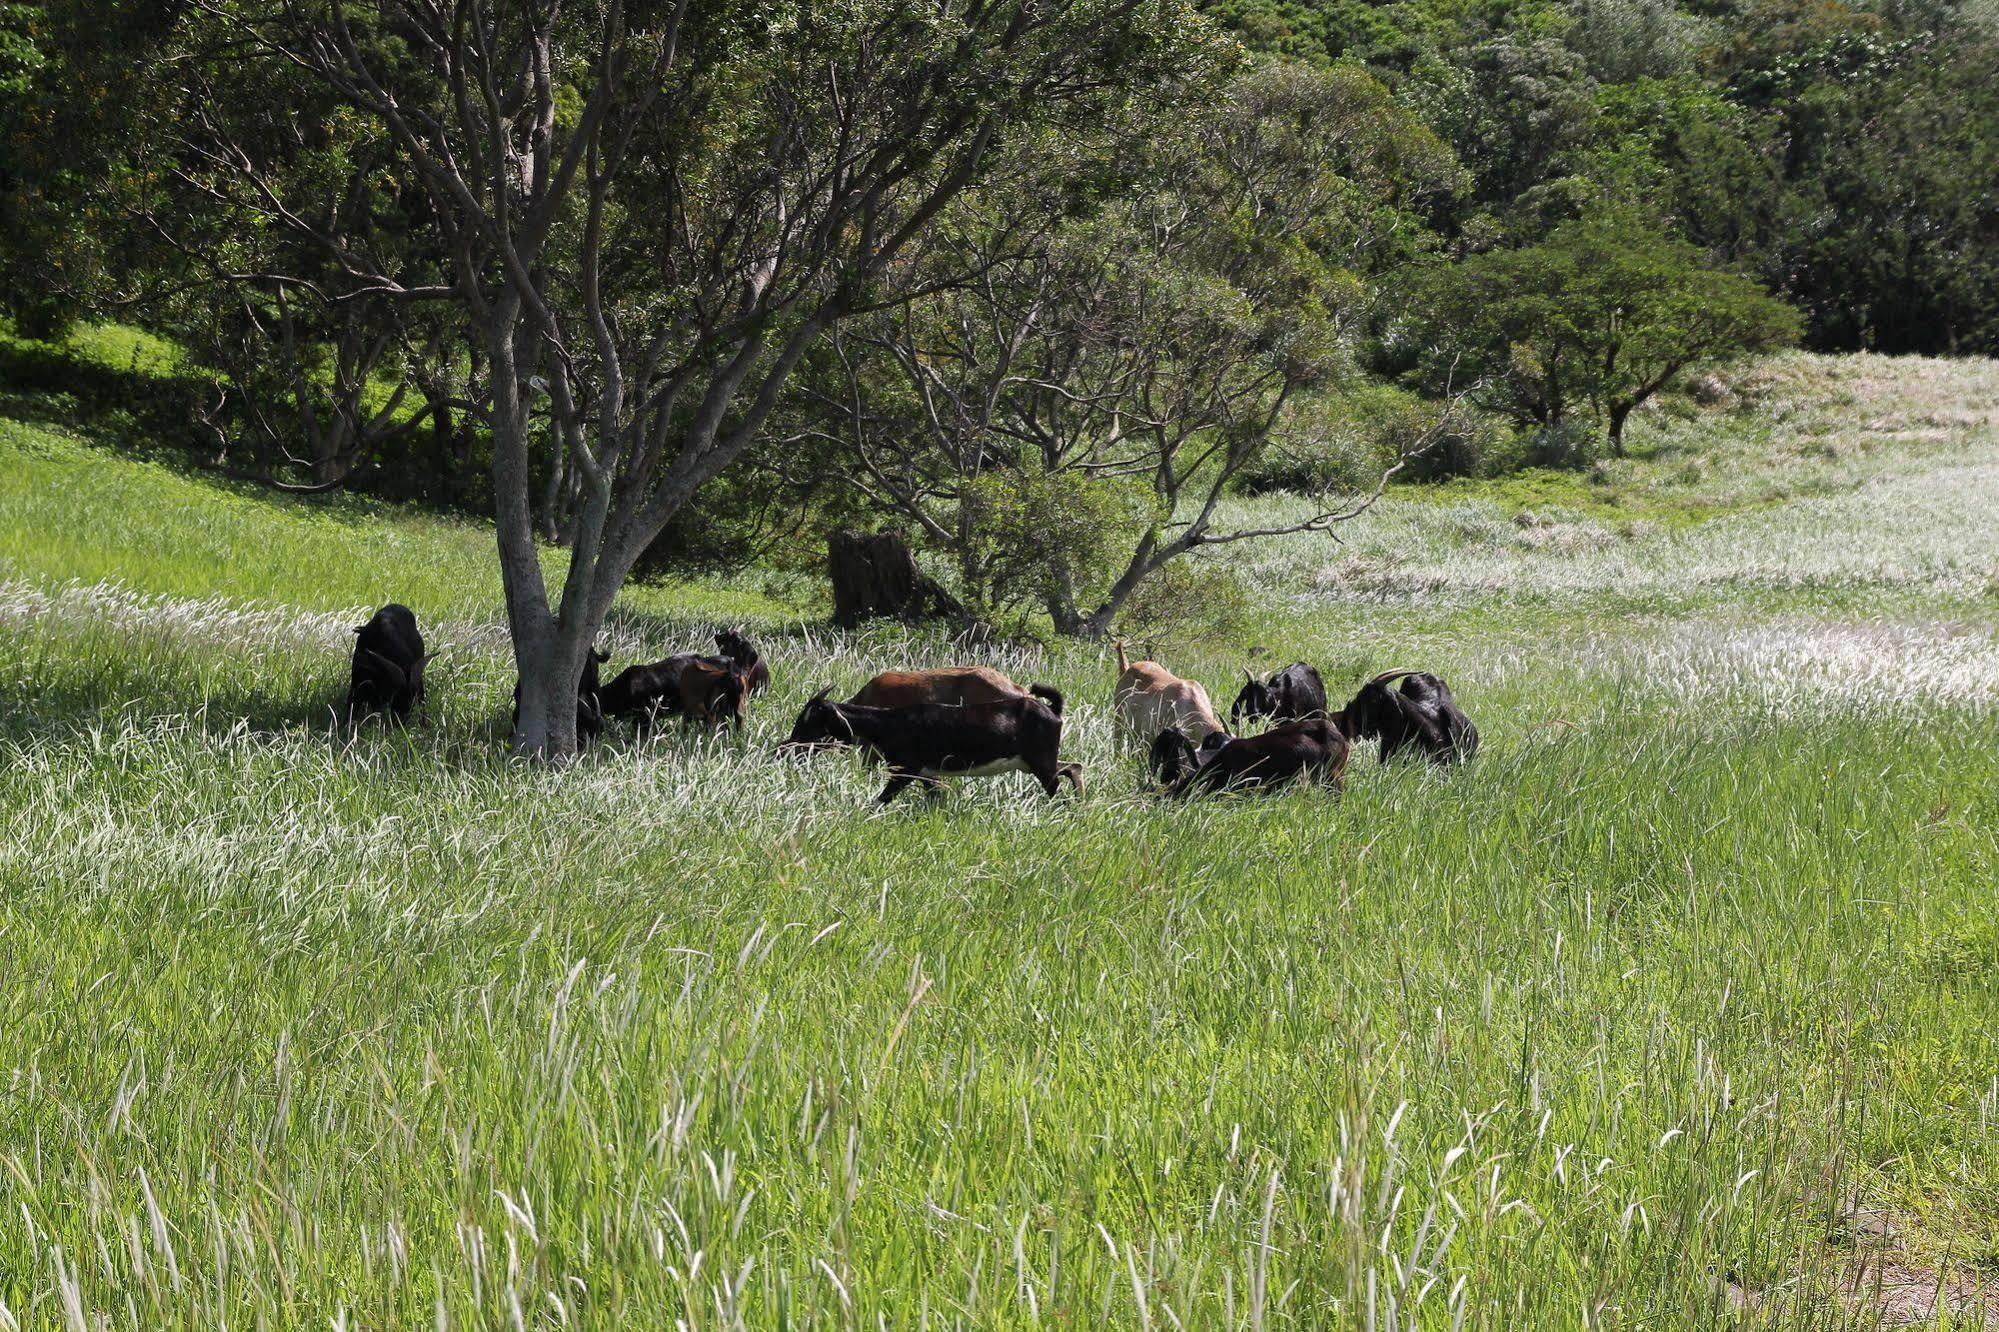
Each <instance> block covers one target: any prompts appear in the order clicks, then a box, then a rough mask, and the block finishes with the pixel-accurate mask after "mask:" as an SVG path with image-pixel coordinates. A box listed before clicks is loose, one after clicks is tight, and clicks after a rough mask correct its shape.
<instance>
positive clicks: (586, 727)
mask: <svg viewBox="0 0 1999 1332" xmlns="http://www.w3.org/2000/svg"><path fill="white" fill-rule="evenodd" d="M610 659H611V654H610V653H608V652H606V651H604V650H603V649H602V648H595V647H593V648H591V649H590V650H589V651H588V652H585V653H584V654H583V674H582V675H581V676H579V677H578V678H577V681H576V743H577V744H579V745H587V744H589V743H590V742H591V741H592V740H595V739H596V738H597V736H598V734H599V733H600V732H602V731H603V729H604V705H603V702H602V696H603V692H604V686H603V677H602V676H601V675H599V673H598V671H597V667H598V666H599V665H601V664H602V663H604V662H607V661H609V660H610ZM520 723H521V682H520V681H519V680H515V681H514V725H516V726H518V725H520Z"/></svg>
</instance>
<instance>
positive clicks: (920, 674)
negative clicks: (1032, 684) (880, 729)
mask: <svg viewBox="0 0 1999 1332" xmlns="http://www.w3.org/2000/svg"><path fill="white" fill-rule="evenodd" d="M1026 696H1027V691H1026V690H1025V689H1022V688H1021V687H1020V686H1019V685H1017V684H1015V683H1014V682H1013V681H1011V680H1009V679H1007V678H1006V677H1005V676H1004V675H1001V674H1000V673H999V672H998V671H996V670H994V669H992V668H991V667H990V666H945V667H941V668H940V669H938V670H934V671H883V672H882V673H881V674H880V675H877V676H876V677H875V678H874V679H872V680H870V681H868V682H867V683H866V684H864V685H862V686H861V690H860V692H859V693H857V694H855V695H854V696H853V697H852V698H850V699H848V700H847V702H848V703H849V704H850V705H853V706H856V707H863V708H913V707H915V706H916V705H918V704H919V703H942V704H948V705H951V706H954V707H966V706H969V705H971V704H975V703H997V702H999V701H1000V700H1001V699H1003V698H1024V697H1026Z"/></svg>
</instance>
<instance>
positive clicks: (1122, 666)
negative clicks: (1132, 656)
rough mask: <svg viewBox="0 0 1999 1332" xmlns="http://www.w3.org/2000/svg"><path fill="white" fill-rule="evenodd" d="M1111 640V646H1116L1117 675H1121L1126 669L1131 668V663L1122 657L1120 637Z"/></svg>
mask: <svg viewBox="0 0 1999 1332" xmlns="http://www.w3.org/2000/svg"><path fill="white" fill-rule="evenodd" d="M1111 641H1112V646H1114V647H1116V648H1117V673H1118V674H1119V675H1123V674H1124V673H1125V672H1126V671H1128V670H1130V669H1131V663H1130V662H1128V661H1126V660H1125V657H1124V640H1123V639H1122V638H1118V639H1113V640H1111Z"/></svg>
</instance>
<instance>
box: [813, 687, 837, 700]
mask: <svg viewBox="0 0 1999 1332" xmlns="http://www.w3.org/2000/svg"><path fill="white" fill-rule="evenodd" d="M832 692H833V686H832V685H827V686H826V687H825V688H824V689H822V690H820V691H819V692H818V693H816V694H814V695H813V696H812V697H811V699H810V700H809V701H810V702H813V703H824V702H825V701H826V695H828V694H830V693H832Z"/></svg>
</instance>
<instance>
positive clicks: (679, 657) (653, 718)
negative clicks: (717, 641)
mask: <svg viewBox="0 0 1999 1332" xmlns="http://www.w3.org/2000/svg"><path fill="white" fill-rule="evenodd" d="M703 660H708V659H707V658H704V657H702V655H701V654H700V653H698V652H680V653H676V654H674V655H673V656H671V657H662V658H661V659H660V660H658V661H655V662H652V663H650V664H647V665H640V666H627V667H625V669H623V670H622V671H619V672H618V673H617V675H616V676H614V677H612V680H611V683H609V684H607V685H605V686H604V688H603V690H602V691H601V692H600V693H599V694H598V696H597V701H598V702H599V704H600V705H602V707H603V709H604V715H605V716H606V717H624V718H627V719H628V720H630V721H633V722H636V723H637V724H638V728H639V730H640V731H641V732H643V731H646V730H648V729H650V728H651V727H652V726H653V725H655V724H657V723H658V721H659V719H660V717H661V716H662V715H663V714H665V713H670V712H678V711H680V675H681V672H682V671H684V670H686V669H687V668H688V667H689V666H691V665H693V664H694V663H695V662H697V661H703Z"/></svg>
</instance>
